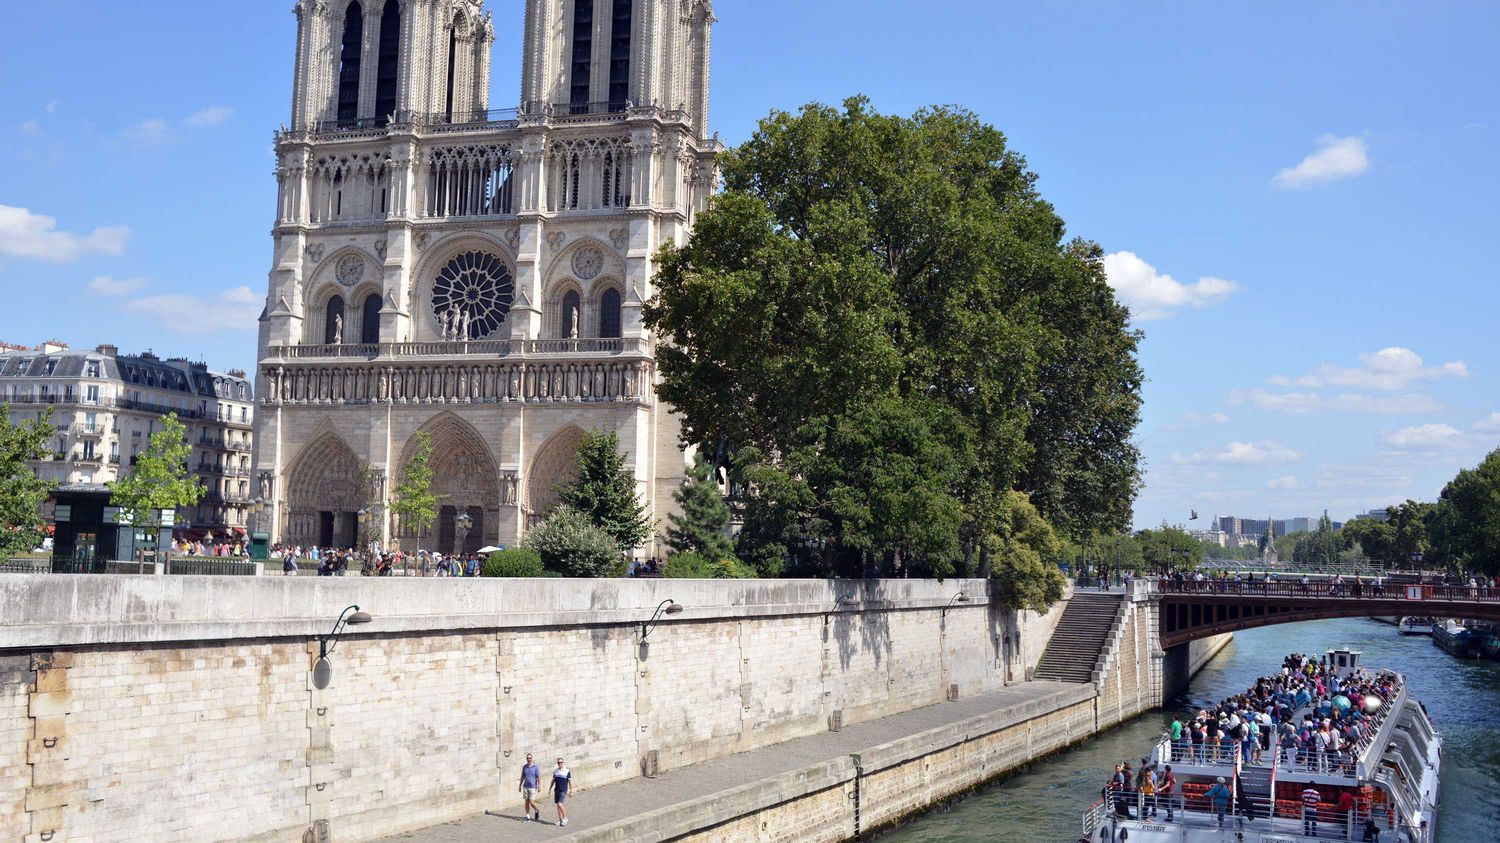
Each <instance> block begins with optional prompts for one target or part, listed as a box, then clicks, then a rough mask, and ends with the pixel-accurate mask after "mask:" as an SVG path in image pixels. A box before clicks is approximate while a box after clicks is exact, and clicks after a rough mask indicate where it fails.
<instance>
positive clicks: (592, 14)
mask: <svg viewBox="0 0 1500 843" xmlns="http://www.w3.org/2000/svg"><path fill="white" fill-rule="evenodd" d="M525 5H526V9H525V16H524V19H521V20H517V21H516V22H515V25H519V26H521V27H523V33H522V34H523V41H524V45H525V46H524V50H523V53H524V55H523V57H522V74H521V78H522V82H521V91H520V96H519V97H518V98H517V100H515V101H514V103H505V105H514V107H511V108H496V107H495V103H494V102H493V101H492V98H491V92H490V86H489V78H490V60H491V59H490V56H491V52H492V47H493V42H494V37H495V32H496V28H497V27H501V26H508V25H511V24H510V22H507V21H497V20H496V19H495V18H494V17H492V15H491V14H490V12H488V11H486V10H485V4H484V3H483V2H481V0H300V2H298V3H297V5H296V7H295V12H296V15H297V44H296V72H295V78H294V88H293V98H292V115H291V121H290V123H289V124H288V126H286V127H285V128H283V129H282V130H281V131H280V132H278V133H277V135H276V154H277V170H276V177H277V182H278V191H277V208H276V224H275V227H274V229H273V238H274V256H273V260H272V266H271V271H270V273H269V276H268V281H267V295H266V309H265V312H264V315H263V316H262V317H261V323H260V338H259V366H258V369H257V395H258V400H259V401H260V404H261V407H260V409H259V411H258V412H257V415H256V455H255V472H256V479H257V485H256V488H257V490H258V491H259V493H260V497H261V498H262V499H263V500H264V501H265V503H266V504H267V505H266V506H265V507H264V509H263V511H262V513H261V515H260V519H261V521H260V523H258V524H256V525H253V529H256V530H258V531H266V532H269V533H271V536H272V540H273V541H278V542H286V543H288V544H301V545H304V546H306V545H320V546H337V547H351V546H356V545H358V546H364V545H367V544H369V543H371V542H377V541H378V542H381V543H382V544H383V545H385V546H386V547H390V546H391V545H392V544H393V543H395V542H398V541H399V542H400V544H401V546H402V547H403V548H404V549H407V550H415V549H418V548H422V549H428V550H438V551H441V552H450V551H462V550H476V549H477V548H479V547H481V546H484V545H493V544H515V543H516V542H519V541H521V540H522V539H523V538H524V536H525V533H526V532H527V530H528V529H530V528H531V527H532V526H534V525H535V524H536V523H538V522H539V520H540V519H542V518H544V517H545V516H546V514H547V512H548V511H549V510H550V509H551V508H552V507H553V506H555V505H556V502H557V489H558V488H559V486H561V485H563V484H565V483H566V482H567V481H568V479H569V477H570V476H571V472H572V470H573V464H574V459H573V455H574V451H575V448H576V445H577V443H578V441H579V440H580V439H581V438H582V437H583V436H584V434H585V433H586V432H587V431H589V430H609V431H613V432H614V433H616V434H617V435H618V436H619V440H620V445H621V448H622V450H623V451H624V452H625V454H626V457H627V464H628V465H629V466H630V468H631V470H632V471H633V472H634V476H635V479H636V482H637V493H638V495H639V497H640V499H641V500H642V501H643V502H644V503H646V504H647V505H648V506H649V507H650V509H651V511H652V514H653V515H654V516H655V517H656V518H657V519H658V520H659V521H660V522H662V523H665V519H666V516H667V515H668V514H669V510H670V508H671V506H672V501H671V491H672V490H673V489H674V488H676V486H677V485H678V484H680V482H681V481H682V479H683V476H684V454H683V449H682V447H681V444H680V442H679V441H678V433H679V428H678V426H677V422H676V417H675V416H674V415H673V414H672V413H671V411H670V408H668V407H665V406H663V405H661V404H660V402H659V401H658V400H657V398H656V393H655V389H654V387H655V385H656V382H657V370H656V353H655V352H656V343H657V338H656V337H654V336H653V335H652V334H651V332H650V331H649V329H648V328H647V327H646V326H645V325H644V324H643V321H642V319H641V311H642V307H643V304H644V303H645V302H646V301H648V300H649V299H650V298H651V296H652V293H653V290H652V283H651V282H652V277H653V274H654V267H653V260H654V257H655V255H656V253H657V251H658V250H659V249H660V247H661V246H662V245H663V244H666V243H679V244H680V243H682V242H683V241H684V240H685V239H686V237H687V235H688V232H689V231H690V229H691V226H692V224H693V221H694V218H695V216H696V214H697V213H698V212H699V211H701V210H702V209H703V208H704V207H705V206H706V205H707V203H708V201H709V198H710V196H711V195H712V193H713V190H714V188H715V184H716V181H717V169H716V166H715V162H716V155H717V154H718V152H720V151H721V146H720V145H719V143H718V141H717V140H716V139H715V138H714V137H713V136H712V134H711V133H710V131H709V128H708V125H709V124H708V109H709V97H708V81H709V51H710V30H711V28H712V26H713V24H714V22H715V18H714V14H713V8H712V3H711V2H710V0H526V4H525ZM422 443H430V446H431V464H432V466H433V468H434V471H435V475H436V477H435V480H434V491H435V492H437V493H438V495H439V498H440V501H441V507H440V511H439V512H438V514H437V518H436V520H435V521H431V522H428V521H427V520H426V519H424V518H414V517H410V516H408V517H407V518H405V519H402V518H400V517H398V516H397V514H396V513H395V512H393V508H398V507H393V504H394V503H395V501H394V499H393V496H392V491H393V490H394V488H395V487H396V486H397V484H398V483H399V481H400V479H401V477H402V476H403V473H404V470H405V467H406V466H407V465H408V464H409V463H410V461H411V460H412V458H413V457H414V456H415V455H416V454H417V453H418V452H419V451H421V450H424V449H425V448H426V445H424V444H422ZM654 550H655V548H653V547H651V546H650V545H648V546H647V547H645V548H641V549H639V550H638V551H637V552H638V553H642V554H646V553H651V552H653V551H654Z"/></svg>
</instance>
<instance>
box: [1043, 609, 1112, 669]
mask: <svg viewBox="0 0 1500 843" xmlns="http://www.w3.org/2000/svg"><path fill="white" fill-rule="evenodd" d="M1120 601H1121V595H1118V594H1088V593H1077V592H1075V593H1074V594H1073V598H1072V599H1071V600H1069V601H1068V607H1067V608H1066V609H1063V614H1062V617H1061V618H1059V619H1058V621H1057V629H1056V631H1054V632H1053V633H1052V639H1051V640H1050V641H1048V642H1047V649H1046V650H1045V651H1043V652H1042V659H1041V661H1039V662H1037V666H1036V673H1035V674H1034V675H1035V677H1036V678H1037V679H1051V680H1053V681H1057V682H1090V681H1093V678H1094V668H1095V667H1096V666H1097V665H1098V664H1099V656H1100V653H1101V652H1102V651H1103V650H1104V645H1105V642H1107V641H1108V640H1109V633H1110V630H1111V629H1112V628H1113V627H1114V623H1115V617H1116V616H1117V615H1119V613H1120Z"/></svg>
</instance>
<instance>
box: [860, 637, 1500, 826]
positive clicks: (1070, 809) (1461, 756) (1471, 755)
mask: <svg viewBox="0 0 1500 843" xmlns="http://www.w3.org/2000/svg"><path fill="white" fill-rule="evenodd" d="M1332 647H1353V648H1354V649H1356V650H1359V651H1361V652H1362V653H1363V656H1362V664H1364V665H1365V666H1366V667H1371V668H1376V667H1386V668H1392V669H1395V670H1398V671H1400V672H1401V673H1403V674H1405V676H1406V678H1407V681H1408V682H1409V684H1410V688H1411V689H1412V692H1413V693H1414V694H1415V695H1416V697H1417V698H1418V699H1420V700H1421V701H1422V702H1423V703H1425V704H1426V706H1427V710H1428V712H1429V713H1430V714H1431V715H1432V719H1433V721H1434V722H1435V723H1436V724H1437V728H1438V730H1439V731H1440V732H1441V733H1442V735H1443V787H1442V795H1441V798H1440V802H1439V808H1438V810H1439V815H1438V835H1437V837H1438V843H1481V841H1496V840H1500V662H1493V661H1463V660H1460V659H1456V658H1453V657H1452V656H1450V655H1448V654H1447V653H1445V652H1443V651H1442V650H1440V649H1438V648H1437V646H1436V645H1434V644H1433V643H1432V640H1431V639H1430V638H1427V637H1425V636H1403V635H1400V634H1398V633H1397V632H1396V628H1395V627H1394V626H1390V625H1388V624H1382V623H1377V622H1375V621H1370V620H1362V619H1352V618H1350V619H1341V620H1325V621H1309V622H1307V623H1298V624H1284V625H1281V626H1270V627H1264V628H1262V629H1253V630H1249V631H1247V632H1240V633H1236V634H1235V638H1234V641H1233V642H1232V643H1231V644H1230V645H1229V646H1228V647H1226V648H1225V649H1224V650H1223V652H1221V653H1220V654H1219V655H1218V656H1216V657H1215V658H1214V660H1213V661H1211V662H1209V664H1208V665H1207V666H1205V667H1204V669H1203V671H1202V672H1201V673H1199V674H1198V675H1197V676H1196V677H1195V678H1194V679H1193V683H1192V686H1191V687H1190V688H1189V689H1188V691H1187V693H1185V694H1183V695H1182V696H1181V697H1178V698H1177V699H1176V700H1173V701H1172V703H1171V704H1170V705H1169V706H1168V707H1167V709H1165V710H1163V711H1160V712H1155V713H1152V714H1147V715H1144V716H1142V717H1139V718H1137V719H1135V720H1133V721H1131V722H1129V723H1126V724H1125V725H1123V726H1119V727H1117V728H1115V729H1113V730H1111V731H1109V732H1106V733H1104V734H1102V735H1098V736H1096V737H1094V738H1091V739H1089V740H1088V741H1085V742H1084V743H1081V744H1079V745H1077V746H1075V747H1073V748H1072V749H1069V750H1066V751H1064V752H1061V753H1059V754H1057V755H1054V756H1052V757H1051V758H1048V759H1046V760H1043V761H1040V762H1038V763H1036V764H1033V765H1031V766H1030V767H1028V768H1026V769H1024V770H1022V771H1020V772H1018V773H1015V774H1012V775H1010V776H1008V777H1007V778H1005V779H1002V780H1000V781H998V782H995V783H993V784H990V785H988V786H986V787H984V788H981V789H980V790H977V791H975V792H974V793H972V794H970V795H968V796H966V797H964V798H963V799H960V800H957V801H955V802H953V803H951V804H949V805H947V806H945V807H942V808H937V809H934V810H933V811H930V812H928V813H927V814H924V815H923V816H921V817H919V818H917V819H915V820H912V821H911V822H909V823H908V824H906V825H904V826H903V827H901V828H899V829H895V830H893V831H890V832H887V833H886V834H883V835H880V837H879V841H880V843H1054V841H1055V843H1074V841H1076V840H1077V839H1078V835H1079V832H1080V829H1081V817H1082V813H1083V811H1084V809H1085V808H1087V807H1088V806H1089V805H1090V804H1091V803H1093V801H1094V800H1095V799H1098V798H1099V788H1100V787H1101V786H1102V785H1103V784H1104V782H1105V781H1106V780H1107V779H1108V777H1109V774H1110V772H1111V771H1113V769H1114V765H1115V764H1116V763H1118V762H1120V761H1124V760H1127V759H1128V760H1131V761H1132V762H1134V761H1136V760H1139V759H1140V757H1141V756H1142V755H1145V754H1147V753H1148V752H1149V751H1150V748H1151V745H1152V743H1153V742H1154V741H1155V740H1156V739H1157V738H1158V737H1159V736H1160V735H1161V733H1162V730H1163V728H1164V726H1165V724H1167V723H1170V722H1171V720H1172V717H1171V715H1170V713H1171V712H1175V711H1189V712H1191V711H1196V710H1197V709H1199V708H1202V707H1204V706H1207V705H1209V704H1210V703H1214V702H1217V701H1219V700H1221V699H1224V698H1225V697H1228V696H1231V695H1233V694H1237V693H1239V692H1240V691H1243V690H1244V689H1246V688H1248V687H1250V686H1251V685H1252V684H1254V683H1255V679H1256V677H1258V676H1262V675H1267V674H1270V673H1274V672H1276V671H1277V670H1279V669H1280V667H1281V659H1282V658H1283V657H1284V656H1286V655H1287V654H1288V653H1292V652H1299V653H1308V654H1321V653H1324V652H1326V651H1327V650H1328V649H1330V648H1332Z"/></svg>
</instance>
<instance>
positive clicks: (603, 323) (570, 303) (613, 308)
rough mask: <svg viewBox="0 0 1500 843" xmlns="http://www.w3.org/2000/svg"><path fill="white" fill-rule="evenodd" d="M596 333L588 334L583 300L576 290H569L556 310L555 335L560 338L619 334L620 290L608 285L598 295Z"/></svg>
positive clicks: (611, 336) (613, 336) (616, 335)
mask: <svg viewBox="0 0 1500 843" xmlns="http://www.w3.org/2000/svg"><path fill="white" fill-rule="evenodd" d="M594 316H595V318H596V319H597V320H598V324H597V327H598V329H599V330H598V333H595V334H592V335H591V334H589V332H588V326H586V325H585V324H584V321H583V320H584V318H585V315H584V313H583V300H582V299H580V298H579V296H578V293H577V291H575V290H569V291H568V292H567V293H565V294H564V295H563V297H562V301H561V302H560V303H559V305H558V312H557V335H558V337H559V338H562V339H576V338H578V337H587V336H596V337H608V338H615V337H619V336H620V291H619V290H616V289H615V288H613V287H608V288H606V289H605V290H604V292H603V293H602V294H600V296H599V308H598V312H597V313H596V314H594Z"/></svg>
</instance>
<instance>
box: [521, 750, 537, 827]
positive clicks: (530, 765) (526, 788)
mask: <svg viewBox="0 0 1500 843" xmlns="http://www.w3.org/2000/svg"><path fill="white" fill-rule="evenodd" d="M541 777H542V768H541V767H538V766H537V765H536V762H535V761H532V760H531V753H529V752H528V753H526V763H525V764H524V765H523V766H522V767H521V781H520V782H519V783H518V784H517V785H516V789H517V790H519V791H520V792H521V798H522V799H523V800H525V802H526V805H525V807H526V822H531V821H532V820H541V818H542V809H541V808H538V807H537V806H536V794H537V790H538V789H539V788H540V786H541V785H540V782H541Z"/></svg>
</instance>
